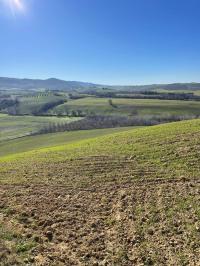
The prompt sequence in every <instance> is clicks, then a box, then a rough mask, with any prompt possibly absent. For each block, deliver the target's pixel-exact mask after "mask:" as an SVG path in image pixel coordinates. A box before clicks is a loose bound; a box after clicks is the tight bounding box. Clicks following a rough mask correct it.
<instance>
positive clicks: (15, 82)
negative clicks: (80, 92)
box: [0, 77, 98, 91]
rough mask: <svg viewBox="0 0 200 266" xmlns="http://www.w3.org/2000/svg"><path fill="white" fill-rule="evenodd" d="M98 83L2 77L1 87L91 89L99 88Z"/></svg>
mask: <svg viewBox="0 0 200 266" xmlns="http://www.w3.org/2000/svg"><path fill="white" fill-rule="evenodd" d="M97 87H98V85H96V84H92V83H87V82H79V81H65V80H60V79H56V78H50V79H46V80H42V79H17V78H4V77H0V88H1V89H13V88H15V89H41V88H42V89H49V90H69V91H70V90H74V89H81V88H83V89H89V88H97Z"/></svg>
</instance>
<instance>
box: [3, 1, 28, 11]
mask: <svg viewBox="0 0 200 266" xmlns="http://www.w3.org/2000/svg"><path fill="white" fill-rule="evenodd" d="M0 1H2V2H3V3H4V4H5V5H6V6H7V7H8V8H9V9H10V11H11V12H12V13H13V14H15V13H16V12H17V11H21V12H24V11H25V5H24V2H23V0H0Z"/></svg>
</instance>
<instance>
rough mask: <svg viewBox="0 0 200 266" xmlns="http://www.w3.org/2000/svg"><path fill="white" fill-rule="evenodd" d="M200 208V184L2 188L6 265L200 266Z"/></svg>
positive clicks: (0, 240) (1, 249) (1, 254)
mask: <svg viewBox="0 0 200 266" xmlns="http://www.w3.org/2000/svg"><path fill="white" fill-rule="evenodd" d="M124 170H125V169H124ZM97 174H98V173H97ZM199 206H200V180H199V179H196V180H184V178H182V179H176V180H160V179H156V180H153V179H151V180H146V181H141V180H140V181H139V180H138V181H134V182H131V183H129V182H128V181H127V183H124V184H123V185H122V184H121V185H120V184H119V185H116V184H111V183H108V184H105V185H101V186H100V187H99V186H97V185H94V186H93V187H90V188H88V189H87V187H86V188H74V189H73V188H69V187H65V186H59V185H57V186H56V185H52V186H51V185H39V184H38V185H37V184H32V185H24V186H22V185H18V186H17V185H1V186H0V265H8V266H10V265H41V266H48V265H55V266H57V265H58V266H59V265H66V266H68V265H69V266H72V265H73V266H76V265H83V266H87V265H97V266H98V265H99V266H106V265H122V266H123V265H124V266H129V265H131V266H132V265H159V266H160V265H167V266H168V265H169V266H170V265H171V266H172V265H173V266H174V265H180V266H182V265H191V266H198V265H200V241H199V240H200V209H199Z"/></svg>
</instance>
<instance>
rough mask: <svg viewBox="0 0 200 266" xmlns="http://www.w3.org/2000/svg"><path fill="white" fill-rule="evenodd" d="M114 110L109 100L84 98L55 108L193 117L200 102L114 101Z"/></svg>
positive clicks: (103, 112)
mask: <svg viewBox="0 0 200 266" xmlns="http://www.w3.org/2000/svg"><path fill="white" fill-rule="evenodd" d="M112 101H113V104H114V105H116V106H117V107H118V108H113V107H112V106H110V105H109V103H108V98H93V97H88V98H83V99H78V100H71V101H68V102H67V103H65V104H63V105H60V106H58V107H56V108H55V110H57V111H60V110H62V111H64V110H68V111H70V110H83V111H88V112H94V113H98V114H131V112H132V111H134V110H137V112H138V114H141V115H160V114H164V115H170V114H176V115H184V114H188V115H192V114H200V112H199V108H200V102H195V101H176V100H157V99H155V100H149V99H113V100H112Z"/></svg>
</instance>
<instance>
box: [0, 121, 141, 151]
mask: <svg viewBox="0 0 200 266" xmlns="http://www.w3.org/2000/svg"><path fill="white" fill-rule="evenodd" d="M61 120H62V119H61ZM136 128H138V127H122V128H108V129H94V130H82V131H72V132H61V133H51V134H44V135H37V136H28V137H22V138H18V139H14V140H5V141H1V142H0V156H7V155H10V154H16V153H20V152H25V151H31V150H37V149H41V148H44V147H51V146H58V145H64V144H65V145H66V144H68V143H71V142H76V141H80V140H83V139H90V138H94V137H98V136H103V135H108V134H112V133H115V132H122V131H128V130H133V129H136Z"/></svg>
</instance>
